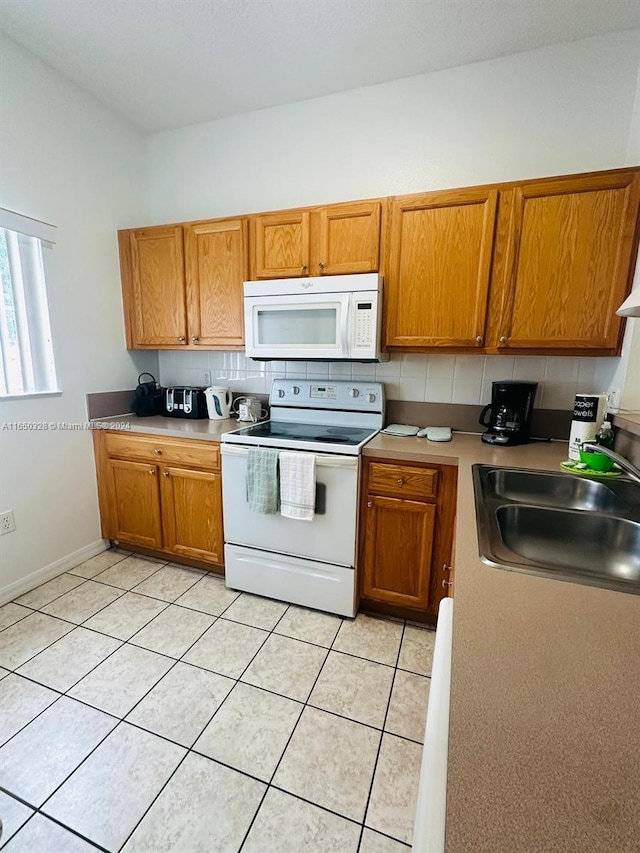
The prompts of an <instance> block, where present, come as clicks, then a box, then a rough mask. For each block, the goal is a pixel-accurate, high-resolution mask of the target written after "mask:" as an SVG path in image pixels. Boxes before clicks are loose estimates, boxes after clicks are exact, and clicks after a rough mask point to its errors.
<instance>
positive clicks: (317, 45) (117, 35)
mask: <svg viewBox="0 0 640 853" xmlns="http://www.w3.org/2000/svg"><path fill="white" fill-rule="evenodd" d="M635 27H640V3H639V2H638V0H607V2H603V0H0V29H3V30H4V31H5V32H6V33H7V34H8V35H9V36H11V37H12V38H13V39H15V40H16V41H17V42H19V43H20V44H21V45H23V46H24V47H26V48H27V49H29V50H30V51H31V52H33V53H35V54H36V55H37V56H39V57H40V58H41V59H43V60H44V61H45V62H47V63H49V64H50V65H51V66H53V67H54V68H56V69H57V70H58V71H60V72H61V73H62V74H64V75H66V76H67V77H69V78H70V79H71V80H73V81H75V82H76V83H77V84H78V85H80V86H82V87H83V88H84V89H86V90H88V91H89V92H91V93H92V94H93V95H95V96H96V97H97V98H98V99H99V100H100V101H102V102H103V103H105V104H107V105H108V106H109V107H111V108H112V109H113V110H115V111H116V112H117V113H119V114H120V115H122V116H125V117H126V118H128V119H129V120H130V121H132V122H133V123H134V124H136V125H137V126H138V127H140V128H141V129H142V130H145V131H149V132H152V131H157V130H162V129H166V128H173V127H180V126H183V125H189V124H195V123H198V122H204V121H210V120H212V119H217V118H221V117H223V116H230V115H234V114H237V113H243V112H249V111H251V110H256V109H262V108H265V107H271V106H275V105H279V104H286V103H292V102H294V101H300V100H304V99H307V98H314V97H317V96H320V95H328V94H333V93H335V92H342V91H346V90H347V89H353V88H357V87H359V86H370V85H372V84H374V83H383V82H386V81H389V80H395V79H398V78H401V77H410V76H412V75H414V74H422V73H424V72H427V71H436V70H439V69H443V68H451V67H453V66H457V65H465V64H467V63H472V62H478V61H481V60H485V59H492V58H495V57H499V56H504V55H506V54H510V53H517V52H518V51H523V50H531V49H533V48H538V47H543V46H545V45H551V44H556V43H559V42H566V41H572V40H574V39H581V38H586V37H588V36H592V35H597V34H600V33H607V32H612V31H615V30H624V29H631V28H635Z"/></svg>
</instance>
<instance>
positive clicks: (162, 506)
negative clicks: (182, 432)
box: [94, 431, 224, 566]
mask: <svg viewBox="0 0 640 853" xmlns="http://www.w3.org/2000/svg"><path fill="white" fill-rule="evenodd" d="M94 447H95V453H96V469H97V475H98V497H99V501H100V515H101V522H102V535H103V536H104V537H105V538H106V539H113V540H116V541H118V542H122V543H123V544H127V545H134V546H138V547H140V548H146V549H149V550H152V551H159V552H162V553H164V554H167V555H169V556H177V557H183V558H190V559H192V560H196V561H199V562H202V563H206V564H212V566H222V565H223V562H224V551H223V545H224V536H223V527H222V478H221V475H220V450H219V447H218V446H217V445H215V444H213V443H211V442H206V441H187V440H183V439H176V438H171V439H162V438H161V439H159V440H158V439H157V438H155V437H154V436H150V435H142V434H136V435H132V434H131V433H128V434H124V433H119V432H111V431H104V432H102V431H100V432H98V431H96V432H95V433H94Z"/></svg>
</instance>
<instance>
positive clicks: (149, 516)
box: [105, 459, 162, 548]
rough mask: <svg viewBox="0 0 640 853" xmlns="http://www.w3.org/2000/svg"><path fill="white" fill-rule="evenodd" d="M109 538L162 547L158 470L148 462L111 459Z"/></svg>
mask: <svg viewBox="0 0 640 853" xmlns="http://www.w3.org/2000/svg"><path fill="white" fill-rule="evenodd" d="M105 468H106V471H105V473H106V476H107V490H108V497H107V507H108V521H107V524H106V526H107V528H108V535H109V537H110V538H111V539H117V540H118V541H120V542H128V543H130V544H131V545H142V546H145V547H147V548H161V547H162V524H161V518H160V489H159V486H158V468H157V467H156V466H155V465H149V464H147V463H145V462H127V461H125V460H120V459H107V460H106V462H105Z"/></svg>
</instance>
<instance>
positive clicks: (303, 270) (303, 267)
mask: <svg viewBox="0 0 640 853" xmlns="http://www.w3.org/2000/svg"><path fill="white" fill-rule="evenodd" d="M300 269H301V270H302V272H306V271H307V265H306V264H302V266H301V267H300Z"/></svg>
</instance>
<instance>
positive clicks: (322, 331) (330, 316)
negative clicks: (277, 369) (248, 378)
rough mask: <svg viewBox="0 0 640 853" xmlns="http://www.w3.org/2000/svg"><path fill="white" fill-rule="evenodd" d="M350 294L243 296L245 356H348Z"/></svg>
mask: <svg viewBox="0 0 640 853" xmlns="http://www.w3.org/2000/svg"><path fill="white" fill-rule="evenodd" d="M349 305H350V294H349V293H305V294H304V295H303V296H300V295H293V296H245V298H244V327H245V346H246V355H247V357H249V358H258V359H260V358H263V359H271V358H274V359H296V358H298V359H320V360H323V361H325V360H328V359H346V358H349Z"/></svg>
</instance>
